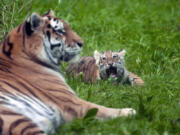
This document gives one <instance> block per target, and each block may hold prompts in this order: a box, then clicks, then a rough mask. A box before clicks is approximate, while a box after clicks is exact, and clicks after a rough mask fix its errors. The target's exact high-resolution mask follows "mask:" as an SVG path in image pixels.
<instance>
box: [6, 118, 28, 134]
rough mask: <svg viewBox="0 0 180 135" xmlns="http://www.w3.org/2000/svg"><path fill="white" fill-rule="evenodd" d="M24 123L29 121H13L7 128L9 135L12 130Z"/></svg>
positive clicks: (25, 119)
mask: <svg viewBox="0 0 180 135" xmlns="http://www.w3.org/2000/svg"><path fill="white" fill-rule="evenodd" d="M24 122H29V119H27V118H24V119H18V120H16V121H14V122H13V123H11V125H10V127H9V135H13V130H14V129H16V127H18V126H19V125H20V124H21V123H24Z"/></svg>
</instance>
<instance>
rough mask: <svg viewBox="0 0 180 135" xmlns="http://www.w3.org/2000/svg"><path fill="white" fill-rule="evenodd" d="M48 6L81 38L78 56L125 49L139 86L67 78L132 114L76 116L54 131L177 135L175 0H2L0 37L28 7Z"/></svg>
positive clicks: (179, 69) (179, 23) (86, 94)
mask: <svg viewBox="0 0 180 135" xmlns="http://www.w3.org/2000/svg"><path fill="white" fill-rule="evenodd" d="M49 8H52V9H53V10H54V11H55V12H56V15H57V16H58V17H60V18H63V19H64V20H66V21H67V22H69V24H70V25H71V27H72V28H73V29H74V30H75V31H76V32H77V33H78V34H79V35H80V36H81V37H82V38H83V39H84V48H83V51H82V55H92V54H93V52H94V50H95V49H97V50H99V51H100V52H103V51H105V50H114V51H118V50H120V49H122V48H124V49H126V51H127V55H126V66H127V68H128V69H129V70H130V71H132V72H134V73H136V74H138V75H139V76H141V77H142V78H143V79H144V81H145V86H143V87H130V86H122V85H119V86H114V85H113V84H111V83H110V82H104V81H100V82H99V83H98V84H96V85H92V84H88V83H87V84H85V83H83V82H81V79H80V78H79V79H73V78H69V79H67V82H68V84H69V85H70V86H71V87H72V88H73V89H74V91H75V92H76V93H77V95H78V96H79V97H81V98H83V99H85V100H88V101H91V102H94V103H98V104H101V105H105V106H108V107H116V108H123V107H132V108H134V109H136V110H137V115H136V116H134V117H128V118H117V119H114V120H107V121H104V122H102V121H97V120H94V119H88V120H86V119H78V120H76V121H74V122H71V123H69V124H66V125H64V126H62V127H61V128H60V129H59V130H58V133H57V134H58V135H117V134H119V135H161V134H163V135H179V134H180V1H179V0H59V1H58V0H57V1H55V0H44V1H38V0H36V1H32V0H31V1H29V2H26V1H23V0H1V2H0V9H1V10H0V39H3V37H4V36H5V35H7V33H8V32H9V31H10V30H11V29H13V28H14V27H15V26H16V25H18V24H20V23H21V22H22V21H23V20H24V19H25V18H27V17H28V16H29V15H30V14H31V13H32V12H33V11H36V12H39V13H43V12H45V11H47V10H48V9H49Z"/></svg>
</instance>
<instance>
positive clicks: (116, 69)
mask: <svg viewBox="0 0 180 135" xmlns="http://www.w3.org/2000/svg"><path fill="white" fill-rule="evenodd" d="M125 53H126V51H125V50H121V51H119V52H113V51H105V52H104V53H99V52H98V51H95V52H94V56H93V57H92V56H86V57H82V58H81V59H80V60H79V61H78V62H77V63H75V64H70V65H69V66H68V68H67V70H66V72H67V73H68V75H71V74H73V75H74V76H75V77H77V76H78V75H79V74H80V73H82V75H83V79H84V81H85V82H86V81H91V82H92V83H96V82H97V80H99V79H104V80H107V79H110V78H111V79H113V80H114V81H115V82H117V83H126V84H130V85H143V84H144V82H143V80H142V79H141V78H140V77H138V76H137V75H135V74H133V73H131V72H129V71H128V70H127V69H126V67H125V60H124V56H125Z"/></svg>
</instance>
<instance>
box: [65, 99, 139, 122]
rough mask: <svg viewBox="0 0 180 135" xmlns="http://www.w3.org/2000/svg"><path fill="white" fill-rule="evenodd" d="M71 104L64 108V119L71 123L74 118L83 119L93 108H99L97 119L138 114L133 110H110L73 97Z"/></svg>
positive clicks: (70, 100)
mask: <svg viewBox="0 0 180 135" xmlns="http://www.w3.org/2000/svg"><path fill="white" fill-rule="evenodd" d="M68 103H69V104H66V105H65V106H64V107H63V109H62V110H63V111H62V112H61V113H62V117H63V119H64V120H65V121H66V122H67V121H71V120H73V119H74V118H77V117H78V118H82V117H84V116H85V114H86V113H87V112H88V110H90V109H92V108H97V109H98V112H97V115H96V118H97V119H102V120H104V119H107V118H116V117H120V116H129V115H133V114H135V113H136V111H135V110H134V109H132V108H122V109H115V108H108V107H104V106H101V105H97V104H94V103H91V102H88V101H85V100H82V99H80V98H78V97H71V99H69V102H68Z"/></svg>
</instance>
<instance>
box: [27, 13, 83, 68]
mask: <svg viewBox="0 0 180 135" xmlns="http://www.w3.org/2000/svg"><path fill="white" fill-rule="evenodd" d="M25 32H26V33H27V39H26V43H27V44H29V45H26V46H27V47H26V50H25V51H26V52H27V53H28V54H29V53H33V55H35V57H36V58H38V59H39V60H40V61H42V62H46V63H48V64H51V65H59V64H60V62H61V61H66V62H71V61H75V60H78V56H79V54H80V52H81V49H82V46H83V41H82V39H81V38H80V37H79V36H78V35H77V34H76V33H75V32H74V31H73V30H72V29H71V28H70V26H69V25H68V24H67V23H66V22H65V21H64V20H61V19H59V18H56V16H55V15H54V13H53V12H52V10H50V11H48V12H47V13H46V14H44V15H42V16H40V15H38V14H36V13H33V14H32V15H31V16H30V18H29V19H28V20H27V21H26V22H25ZM33 42H34V43H33ZM32 48H33V50H32ZM31 56H32V54H31Z"/></svg>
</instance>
